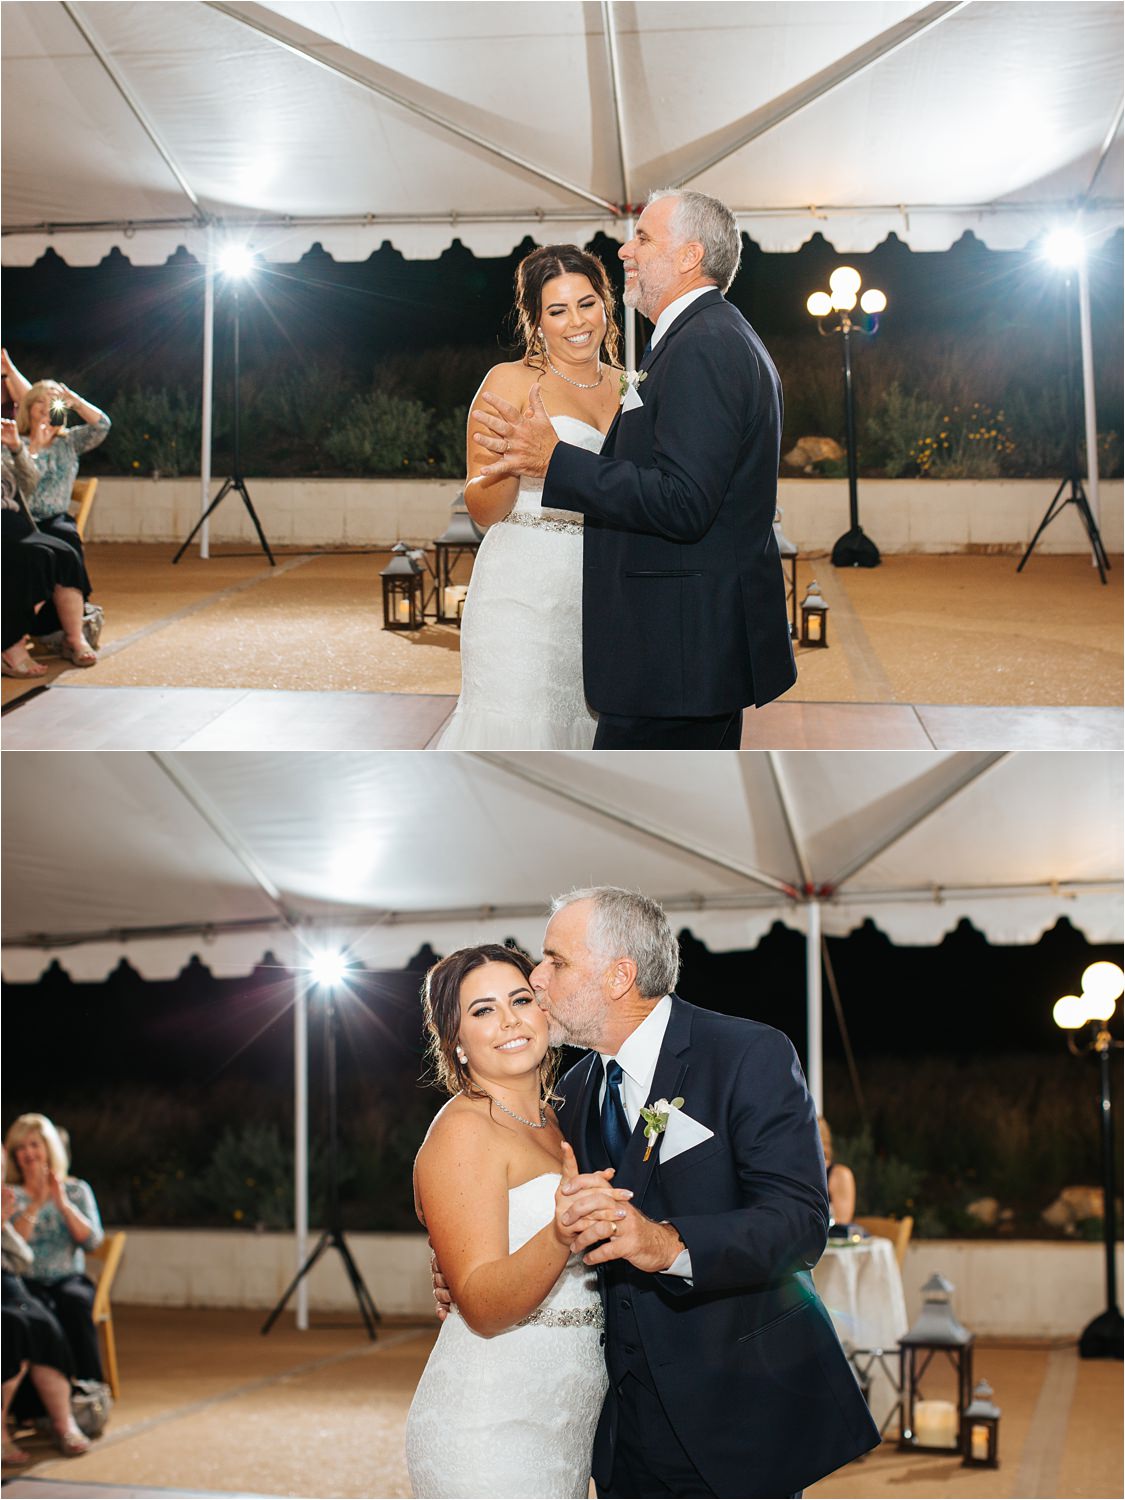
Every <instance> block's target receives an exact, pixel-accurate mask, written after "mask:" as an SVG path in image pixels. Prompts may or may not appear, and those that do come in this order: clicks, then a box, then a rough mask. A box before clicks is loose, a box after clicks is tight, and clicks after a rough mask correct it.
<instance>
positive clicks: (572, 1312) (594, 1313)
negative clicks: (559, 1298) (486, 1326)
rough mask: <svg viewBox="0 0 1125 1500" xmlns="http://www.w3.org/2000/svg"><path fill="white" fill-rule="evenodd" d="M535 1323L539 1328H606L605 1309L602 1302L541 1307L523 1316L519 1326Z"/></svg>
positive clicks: (525, 1326) (523, 1326)
mask: <svg viewBox="0 0 1125 1500" xmlns="http://www.w3.org/2000/svg"><path fill="white" fill-rule="evenodd" d="M530 1324H534V1325H535V1326H536V1327H538V1328H586V1327H591V1328H604V1327H605V1309H604V1308H603V1307H602V1304H601V1303H600V1302H598V1303H595V1305H594V1306H593V1307H565V1308H558V1309H555V1308H550V1307H539V1308H536V1310H535V1311H534V1312H533V1313H530V1314H529V1315H528V1316H527V1317H526V1318H521V1319H520V1321H519V1322H518V1323H517V1324H516V1327H517V1328H527V1327H528V1326H529V1325H530Z"/></svg>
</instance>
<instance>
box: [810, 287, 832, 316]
mask: <svg viewBox="0 0 1125 1500" xmlns="http://www.w3.org/2000/svg"><path fill="white" fill-rule="evenodd" d="M805 306H806V307H807V308H808V310H809V312H810V313H812V315H813V317H814V318H826V317H827V316H828V314H829V313H830V312H831V311H832V298H831V297H830V296H829V295H828V293H827V292H814V293H813V294H812V296H811V297H810V298H809V300H808V301H807V302H806V303H805Z"/></svg>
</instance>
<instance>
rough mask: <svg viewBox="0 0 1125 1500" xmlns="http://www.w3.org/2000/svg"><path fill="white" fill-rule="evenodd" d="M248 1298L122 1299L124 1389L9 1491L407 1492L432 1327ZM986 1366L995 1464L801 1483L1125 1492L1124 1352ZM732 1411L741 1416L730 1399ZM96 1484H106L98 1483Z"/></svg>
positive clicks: (889, 1489) (1044, 1353)
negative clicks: (200, 1302)
mask: <svg viewBox="0 0 1125 1500" xmlns="http://www.w3.org/2000/svg"><path fill="white" fill-rule="evenodd" d="M261 1317H262V1315H261V1314H260V1313H257V1314H255V1313H251V1312H245V1311H212V1310H206V1311H204V1310H197V1311H190V1310H178V1309H175V1310H174V1309H155V1308H130V1307H122V1308H120V1309H116V1310H115V1318H116V1321H117V1325H118V1344H119V1347H120V1353H121V1378H122V1387H123V1388H122V1396H121V1401H120V1403H119V1405H118V1406H117V1408H116V1410H115V1412H114V1414H113V1420H112V1422H111V1424H110V1427H109V1428H108V1429H107V1432H106V1434H105V1436H104V1437H103V1438H102V1439H101V1440H100V1441H99V1442H98V1443H97V1444H96V1445H95V1447H94V1449H93V1450H92V1451H91V1452H90V1453H89V1454H87V1455H86V1456H85V1457H83V1458H79V1459H70V1460H67V1459H62V1458H60V1457H59V1456H58V1455H57V1454H56V1453H55V1452H54V1450H53V1449H52V1448H51V1447H50V1446H49V1445H48V1444H47V1443H46V1441H45V1439H42V1438H36V1439H32V1440H31V1442H30V1444H29V1446H30V1447H31V1448H32V1449H33V1452H34V1457H35V1462H34V1463H33V1464H32V1466H31V1467H30V1468H29V1469H26V1470H24V1471H22V1473H21V1474H20V1475H19V1477H17V1476H16V1475H15V1473H14V1472H13V1471H10V1470H5V1479H6V1480H11V1481H12V1483H11V1484H8V1483H5V1487H4V1494H5V1496H8V1495H11V1496H12V1497H13V1500H15V1497H17V1496H24V1495H27V1496H41V1497H47V1496H54V1495H57V1496H63V1495H85V1496H100V1495H103V1494H104V1495H112V1494H120V1495H156V1494H168V1493H179V1494H196V1495H200V1494H205V1495H221V1494H239V1495H272V1496H280V1495H311V1496H329V1495H332V1496H337V1495H338V1496H353V1495H354V1496H367V1497H377V1496H383V1497H388V1500H389V1497H394V1496H408V1495H409V1494H410V1488H409V1484H408V1480H407V1475H406V1466H405V1460H404V1457H403V1427H404V1423H405V1420H406V1412H407V1409H408V1407H409V1405H410V1400H411V1397H412V1395H413V1391H414V1387H415V1384H416V1383H417V1380H418V1376H419V1374H420V1373H421V1370H422V1367H423V1365H424V1364H425V1361H426V1358H427V1356H428V1354H429V1351H430V1347H431V1345H432V1342H433V1338H434V1327H433V1326H426V1327H420V1326H418V1325H416V1324H406V1323H399V1324H395V1323H394V1322H392V1321H390V1320H388V1323H387V1324H385V1325H384V1326H383V1327H382V1329H381V1330H380V1337H379V1340H378V1342H377V1343H375V1344H372V1343H370V1342H369V1341H368V1340H367V1338H366V1337H365V1336H364V1334H363V1332H362V1329H361V1328H360V1327H359V1326H358V1322H357V1323H356V1325H355V1326H354V1327H352V1326H342V1325H343V1323H344V1322H345V1321H346V1320H341V1322H337V1323H334V1324H332V1325H330V1326H324V1327H317V1326H315V1325H316V1324H317V1323H318V1321H319V1320H318V1319H316V1318H314V1320H313V1321H314V1327H313V1329H312V1330H311V1331H309V1332H308V1333H305V1334H298V1333H297V1332H296V1330H295V1329H294V1327H293V1323H292V1319H291V1318H289V1317H284V1318H283V1319H282V1320H281V1321H280V1322H279V1323H278V1325H277V1326H276V1328H275V1329H274V1330H273V1332H271V1333H270V1335H269V1336H268V1337H267V1338H262V1337H261V1336H260V1334H259V1331H258V1330H259V1327H260V1323H261ZM976 1367H977V1370H978V1372H979V1373H981V1374H984V1375H986V1376H987V1378H988V1379H989V1381H990V1382H991V1383H992V1385H993V1387H994V1388H995V1391H996V1401H997V1403H998V1404H999V1405H1000V1407H1001V1409H1002V1411H1003V1418H1002V1421H1001V1424H1000V1457H1001V1466H1000V1468H999V1469H997V1470H981V1469H972V1470H970V1469H965V1468H963V1467H962V1466H961V1464H960V1462H959V1460H958V1459H956V1458H944V1457H941V1456H940V1455H934V1454H900V1453H899V1452H898V1451H897V1449H895V1448H894V1447H893V1446H892V1445H891V1444H885V1445H884V1447H883V1448H882V1449H880V1450H878V1451H877V1452H876V1453H874V1454H872V1455H870V1456H869V1457H867V1458H865V1459H863V1460H861V1461H860V1462H858V1463H855V1464H852V1465H850V1466H849V1467H848V1468H846V1469H842V1470H840V1471H839V1472H838V1473H836V1474H834V1475H832V1476H831V1477H830V1478H828V1479H826V1480H823V1481H822V1482H821V1483H820V1484H817V1485H815V1486H813V1487H812V1488H811V1489H810V1490H808V1491H807V1494H808V1495H809V1496H810V1497H814V1500H832V1497H837V1496H838V1497H849V1500H850V1497H857V1500H858V1497H861V1496H873V1495H875V1496H882V1495H885V1496H887V1497H895V1500H897V1497H905V1500H914V1497H918V1500H923V1497H927V1496H935V1497H937V1496H952V1497H958V1500H961V1497H965V1500H968V1497H974V1496H976V1497H983V1500H993V1497H996V1500H1001V1497H1005V1500H1006V1497H1027V1500H1032V1497H1038V1496H1058V1497H1064V1496H1065V1497H1070V1496H1097V1497H1102V1496H1116V1495H1120V1494H1121V1492H1122V1481H1123V1476H1122V1458H1121V1443H1120V1413H1121V1398H1122V1367H1121V1364H1120V1363H1119V1362H1117V1361H1112V1360H1107V1361H1082V1360H1079V1359H1078V1357H1077V1351H1076V1349H1075V1347H1074V1345H1072V1344H1067V1345H1059V1344H1052V1343H1047V1342H1041V1343H1034V1342H1014V1341H1005V1342H1003V1343H998V1342H995V1341H988V1340H983V1341H978V1345H977V1351H976ZM732 1420H736V1416H735V1414H732ZM103 1486H106V1487H112V1488H104V1489H103V1488H102V1487H103Z"/></svg>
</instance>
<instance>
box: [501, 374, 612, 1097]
mask: <svg viewBox="0 0 1125 1500" xmlns="http://www.w3.org/2000/svg"><path fill="white" fill-rule="evenodd" d="M543 358H544V359H545V360H546V361H547V363H548V364H549V365H550V366H551V369H552V370H554V373H555V374H556V375H557V376H558V377H559V379H560V380H565V381H566V383H567V385H576V386H577V387H578V389H579V390H580V391H592V390H594V389H596V387H597V386H599V385H601V383H602V381H603V380H604V379H605V373H604V371H603V370H602V362H601V360H600V359H599V360H598V378H597V380H590V381H586V382H583V381H581V380H571V378H570V376H569V375H564V374H563V372H562V371H561V370H555V366H554V364H553V363H552V360H551V356H550V355H549V354H548V353H547V351H546V349H544V350H543ZM503 1107H504V1106H503V1105H501V1106H500V1108H501V1109H503Z"/></svg>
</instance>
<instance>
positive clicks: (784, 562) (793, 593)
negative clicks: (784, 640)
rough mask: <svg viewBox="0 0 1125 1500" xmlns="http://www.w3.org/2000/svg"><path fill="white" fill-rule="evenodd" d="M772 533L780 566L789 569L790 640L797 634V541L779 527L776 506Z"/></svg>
mask: <svg viewBox="0 0 1125 1500" xmlns="http://www.w3.org/2000/svg"><path fill="white" fill-rule="evenodd" d="M773 535H774V540H775V541H776V542H777V550H778V551H779V552H780V553H781V566H782V568H783V569H784V568H786V567H788V569H789V582H788V583H787V584H786V585H785V597H786V598H787V599H788V600H789V619H790V625H789V635H790V638H791V639H792V640H796V639H797V636H798V630H797V543H796V542H791V541H790V540H789V538H788V537H787V536H786V535H785V533H784V531H782V529H781V507H780V506H778V508H777V510H775V511H774V514H773Z"/></svg>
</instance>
